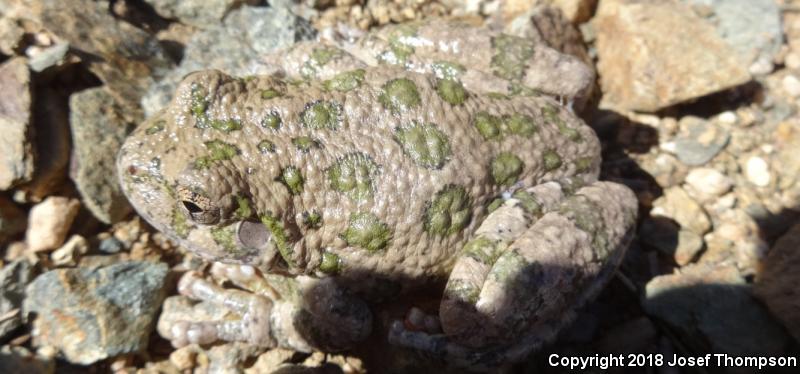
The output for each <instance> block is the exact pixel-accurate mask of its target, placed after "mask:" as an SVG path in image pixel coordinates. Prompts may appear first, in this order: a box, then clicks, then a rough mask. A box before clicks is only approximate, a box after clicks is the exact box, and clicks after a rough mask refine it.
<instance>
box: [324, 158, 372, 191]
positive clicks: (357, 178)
mask: <svg viewBox="0 0 800 374" xmlns="http://www.w3.org/2000/svg"><path fill="white" fill-rule="evenodd" d="M326 172H327V174H328V181H329V182H330V184H331V188H333V189H334V190H336V191H339V192H343V193H345V194H346V195H347V196H348V197H350V198H351V199H353V200H356V201H360V200H365V199H367V198H369V197H371V196H372V193H373V191H374V189H375V183H374V179H375V177H376V176H377V175H378V172H379V167H378V164H376V163H375V162H374V161H372V159H371V158H370V157H369V156H367V155H365V154H362V153H352V154H349V155H346V156H344V157H342V158H341V159H339V160H338V161H336V163H335V164H333V166H331V167H330V168H328V170H327V171H326Z"/></svg>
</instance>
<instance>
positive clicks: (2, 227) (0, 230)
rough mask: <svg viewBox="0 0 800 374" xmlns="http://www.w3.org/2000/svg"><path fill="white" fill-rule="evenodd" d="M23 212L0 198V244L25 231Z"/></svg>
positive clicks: (8, 201)
mask: <svg viewBox="0 0 800 374" xmlns="http://www.w3.org/2000/svg"><path fill="white" fill-rule="evenodd" d="M26 221H27V218H26V217H25V212H23V211H22V210H21V209H20V208H18V207H17V205H16V204H14V203H12V202H11V201H10V200H8V199H6V198H5V197H3V196H0V244H2V243H4V242H5V241H6V240H9V239H11V238H12V237H14V236H16V235H18V234H21V233H22V232H23V231H25V222H26Z"/></svg>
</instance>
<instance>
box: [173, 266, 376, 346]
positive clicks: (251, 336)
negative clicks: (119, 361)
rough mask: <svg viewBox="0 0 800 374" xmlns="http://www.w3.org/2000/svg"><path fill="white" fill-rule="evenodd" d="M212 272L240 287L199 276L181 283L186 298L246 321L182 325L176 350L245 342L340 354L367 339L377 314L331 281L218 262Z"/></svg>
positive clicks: (176, 329) (192, 275) (193, 274)
mask: <svg viewBox="0 0 800 374" xmlns="http://www.w3.org/2000/svg"><path fill="white" fill-rule="evenodd" d="M211 273H212V275H213V276H214V277H216V278H218V279H222V278H224V279H228V280H230V281H231V282H233V283H234V285H236V286H237V287H240V288H242V289H245V290H246V291H243V290H238V289H226V288H223V287H220V286H218V285H217V284H215V283H213V282H211V281H209V280H207V279H205V278H203V277H202V276H200V274H198V273H196V272H189V273H186V274H185V275H184V276H183V277H182V278H181V280H180V282H179V284H178V290H179V292H180V293H181V294H183V295H185V296H187V297H189V298H192V299H196V300H203V301H208V302H211V303H214V304H218V305H221V306H224V307H226V308H229V309H230V310H232V311H234V312H235V313H236V314H238V315H239V316H240V317H241V318H240V319H237V320H224V321H200V322H189V321H178V322H176V323H174V324H173V325H172V328H171V329H170V335H171V336H166V337H165V338H167V339H169V340H170V341H171V342H172V344H173V345H175V346H183V345H187V344H191V343H197V344H209V343H212V342H215V341H219V340H221V341H243V342H248V343H251V344H256V345H260V346H265V347H275V346H281V347H284V348H289V349H293V350H296V351H302V352H310V351H312V350H314V349H318V350H319V349H321V350H328V351H335V350H342V349H345V348H348V347H350V346H352V345H354V344H355V343H357V342H359V341H361V340H363V339H365V338H366V337H367V336H368V335H369V333H370V331H371V328H372V314H371V312H370V311H369V308H368V307H367V304H366V303H364V302H363V301H361V300H359V299H357V298H355V297H353V296H351V295H349V294H347V293H346V292H345V291H344V290H343V289H342V288H341V287H339V286H338V285H337V284H336V283H335V281H334V280H333V279H331V278H324V279H315V278H310V277H304V276H300V277H296V278H288V277H283V276H279V275H273V274H266V275H261V274H260V273H259V272H258V271H256V270H255V269H254V268H252V267H250V266H246V265H226V264H221V263H215V264H214V265H213V267H212V270H211Z"/></svg>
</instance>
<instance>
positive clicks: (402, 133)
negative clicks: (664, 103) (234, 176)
mask: <svg viewBox="0 0 800 374" xmlns="http://www.w3.org/2000/svg"><path fill="white" fill-rule="evenodd" d="M205 74H212V75H211V76H198V77H197V78H196V79H195V81H196V82H195V83H191V82H190V83H188V84H195V85H197V86H202V87H205V88H204V89H208V90H211V91H215V92H218V93H220V94H221V95H219V96H218V97H217V98H216V99H215V100H216V102H217V103H216V104H215V103H210V106H209V109H212V108H217V111H216V112H214V113H213V115H214V116H216V117H218V118H237V117H238V118H242V119H243V122H244V123H245V125H244V126H243V128H242V131H237V132H231V133H227V134H223V133H222V132H219V134H218V136H219V137H220V139H224V140H225V141H228V142H233V143H234V144H240V145H241V149H240V150H239V152H240V153H241V157H239V158H237V159H238V160H239V161H238V162H240V163H241V165H238V167H237V168H238V169H248V168H249V169H248V172H247V176H246V178H247V179H248V182H247V185H249V186H251V187H250V189H251V191H249V193H250V194H251V195H252V198H253V202H254V204H255V206H256V207H257V210H258V211H259V212H270V214H274V215H280V216H283V217H295V219H294V221H295V223H296V227H297V231H298V232H297V234H298V236H299V237H302V239H303V240H301V241H299V242H298V243H296V244H295V248H294V250H293V253H294V254H295V255H296V256H297V261H295V262H296V263H298V264H301V265H302V264H303V263H306V264H310V263H315V262H316V263H320V262H322V261H323V260H324V259H315V254H320V253H324V254H327V255H328V257H329V258H331V257H332V256H335V259H336V263H337V269H336V270H337V271H339V272H341V273H343V274H344V273H347V272H348V271H368V272H374V273H378V274H385V275H390V274H391V273H393V272H396V273H398V274H397V275H398V276H403V277H408V278H409V279H418V278H424V276H425V275H432V276H433V275H436V274H444V273H445V272H446V271H447V270H448V269H449V266H451V259H452V258H453V257H454V254H455V252H456V251H458V250H459V248H460V247H461V246H462V245H463V243H464V242H465V241H466V240H467V239H468V238H469V236H470V234H471V233H472V232H473V231H474V230H475V228H477V226H478V225H479V224H480V222H481V220H482V219H483V217H484V216H485V215H486V213H487V207H488V205H489V203H490V202H491V201H492V200H493V199H495V198H496V197H498V196H499V195H500V194H501V193H502V192H504V191H509V190H510V189H512V187H513V186H520V185H535V184H537V183H540V182H542V181H545V180H557V179H563V178H568V177H572V176H575V175H582V177H581V178H586V179H589V180H591V179H594V178H595V177H596V172H597V168H598V166H599V165H598V163H597V160H599V157H597V155H598V152H599V148H598V144H597V140H596V138H595V136H594V135H593V134H592V133H591V130H590V129H589V128H588V127H586V126H585V125H583V124H582V123H581V122H580V121H579V120H577V119H575V118H574V117H573V116H571V115H569V114H568V113H566V110H565V109H563V108H561V107H560V106H559V105H558V104H557V103H555V102H554V101H553V100H552V99H549V98H546V97H519V96H518V97H506V96H502V95H480V94H476V93H472V92H468V91H467V90H466V89H464V88H463V86H461V84H460V83H458V82H457V81H450V80H446V79H437V78H435V77H432V76H429V75H423V74H416V73H411V72H407V71H403V70H398V69H392V68H386V67H375V68H364V69H358V70H354V71H350V72H345V73H342V74H340V75H339V76H337V77H336V78H334V79H332V80H329V81H326V82H322V83H320V84H308V83H298V84H287V83H286V82H284V81H282V80H279V79H276V78H273V77H260V78H253V79H243V80H237V79H233V78H229V77H226V76H224V75H220V74H219V73H205ZM214 74H217V75H214ZM232 137H239V139H235V138H232ZM287 171H288V174H289V175H288V179H287ZM280 190H287V191H288V194H286V197H285V199H281V198H278V197H276V195H279V194H278V193H276V191H280ZM286 199H289V200H291V202H290V203H289V204H285V202H286V201H285V200H286ZM287 207H288V208H287ZM309 217H313V219H314V224H312V225H308V224H307V222H304V220H308V219H309ZM290 221H291V220H290Z"/></svg>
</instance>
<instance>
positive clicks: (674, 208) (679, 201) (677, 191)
mask: <svg viewBox="0 0 800 374" xmlns="http://www.w3.org/2000/svg"><path fill="white" fill-rule="evenodd" d="M650 214H651V215H653V216H663V217H667V218H671V219H673V220H675V222H677V223H678V224H679V225H681V227H682V228H685V229H689V230H692V231H694V232H695V233H696V234H700V235H702V234H705V233H706V232H708V230H710V229H711V221H710V220H709V219H708V214H706V212H705V210H703V207H701V206H700V204H698V203H697V202H696V201H694V200H693V199H692V198H691V197H690V196H689V194H688V193H686V191H684V190H683V189H682V188H680V187H677V186H676V187H671V188H668V189H666V190H664V196H662V197H660V198H658V199H656V201H654V202H653V210H652V211H651V212H650Z"/></svg>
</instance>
